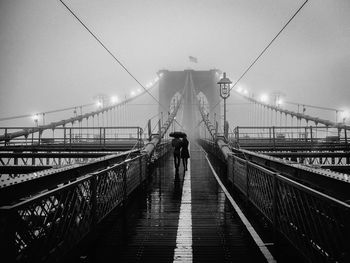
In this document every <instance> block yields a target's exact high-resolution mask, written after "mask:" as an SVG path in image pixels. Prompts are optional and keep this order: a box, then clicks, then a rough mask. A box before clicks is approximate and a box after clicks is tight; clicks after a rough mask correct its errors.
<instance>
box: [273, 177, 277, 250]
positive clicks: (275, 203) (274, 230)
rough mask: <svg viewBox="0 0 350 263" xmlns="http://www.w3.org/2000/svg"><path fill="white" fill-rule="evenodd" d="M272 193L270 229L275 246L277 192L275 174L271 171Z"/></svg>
mask: <svg viewBox="0 0 350 263" xmlns="http://www.w3.org/2000/svg"><path fill="white" fill-rule="evenodd" d="M272 176H273V195H272V210H273V211H272V212H273V215H272V216H273V218H272V228H273V229H272V230H273V242H274V244H275V248H276V245H277V213H278V210H277V209H278V208H277V198H278V196H277V195H278V192H277V174H276V173H273V175H272Z"/></svg>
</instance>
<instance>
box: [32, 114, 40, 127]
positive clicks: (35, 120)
mask: <svg viewBox="0 0 350 263" xmlns="http://www.w3.org/2000/svg"><path fill="white" fill-rule="evenodd" d="M32 118H33V121H34V123H35V126H37V127H38V126H39V124H38V122H39V115H38V114H35V115H33V116H32Z"/></svg>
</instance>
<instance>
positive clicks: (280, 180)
mask: <svg viewBox="0 0 350 263" xmlns="http://www.w3.org/2000/svg"><path fill="white" fill-rule="evenodd" d="M201 143H202V144H206V145H205V148H206V149H208V150H209V151H211V153H214V154H216V156H220V155H217V153H218V151H220V149H219V148H218V147H217V146H216V145H215V143H214V142H211V143H206V142H205V141H201ZM222 160H225V159H224V158H222ZM227 172H228V180H229V181H230V182H231V183H232V185H234V186H235V187H236V189H238V190H239V191H240V192H241V193H242V194H243V195H244V196H245V198H246V200H247V201H248V203H250V204H252V205H253V206H254V207H255V208H256V209H258V210H259V211H260V212H261V213H262V214H263V215H264V217H265V218H266V219H268V221H269V222H270V224H271V227H272V229H273V230H274V231H278V232H279V233H280V234H281V235H283V236H284V238H286V239H287V240H289V242H290V243H291V244H292V245H293V246H294V247H295V248H296V249H297V250H299V251H300V253H301V254H302V255H303V256H304V257H305V258H306V259H307V260H308V261H310V262H349V259H350V205H349V204H347V203H345V202H342V201H339V200H337V199H335V198H332V197H330V196H328V195H326V194H324V193H321V192H319V191H316V190H314V189H312V188H310V187H307V186H305V185H303V184H300V183H298V182H296V181H293V180H291V179H290V178H287V177H285V176H283V175H281V174H280V173H277V172H274V171H271V170H269V169H266V168H264V167H262V166H260V165H257V164H254V163H252V162H250V161H248V160H245V159H243V158H240V157H238V156H235V155H234V154H231V155H229V157H228V158H227Z"/></svg>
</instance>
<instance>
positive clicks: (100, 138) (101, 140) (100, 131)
mask: <svg viewBox="0 0 350 263" xmlns="http://www.w3.org/2000/svg"><path fill="white" fill-rule="evenodd" d="M99 130H100V136H99V137H100V145H102V128H101V127H99Z"/></svg>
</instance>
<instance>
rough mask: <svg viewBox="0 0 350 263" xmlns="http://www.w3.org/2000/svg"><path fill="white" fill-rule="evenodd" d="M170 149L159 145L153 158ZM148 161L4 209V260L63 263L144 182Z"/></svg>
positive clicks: (0, 212)
mask: <svg viewBox="0 0 350 263" xmlns="http://www.w3.org/2000/svg"><path fill="white" fill-rule="evenodd" d="M169 145H170V144H169V142H164V143H160V144H159V145H158V147H157V148H156V149H155V151H154V153H153V155H154V156H157V157H158V158H160V157H161V156H163V155H164V154H166V153H167V151H168V150H169V148H170V146H169ZM154 158H156V157H154ZM147 160H149V155H148V154H147V153H146V152H144V153H143V154H140V155H138V156H137V157H133V158H131V159H127V160H125V161H123V162H121V163H118V164H115V165H113V166H112V167H109V168H106V169H103V170H100V171H97V172H93V173H90V174H87V175H86V176H82V177H79V178H77V179H76V180H75V181H73V182H69V183H67V184H62V185H59V186H58V187H57V188H54V189H53V190H49V191H47V192H44V193H42V194H38V195H36V196H33V197H29V198H27V199H26V200H24V201H20V202H17V203H16V204H14V205H7V206H2V207H0V218H1V223H2V224H1V226H0V247H1V248H2V250H3V251H2V253H1V254H2V255H1V256H2V258H5V259H9V260H10V261H11V262H12V261H18V262H51V261H56V260H57V259H62V257H63V256H64V255H66V254H67V252H69V251H70V250H71V249H72V248H74V247H75V246H76V245H77V244H78V243H79V242H80V241H81V240H82V239H83V238H84V237H86V236H87V235H88V234H89V233H90V232H91V231H93V230H94V229H95V228H96V225H97V224H98V223H99V222H101V220H103V218H105V217H106V216H107V215H108V214H109V213H110V211H112V210H113V209H114V208H116V207H117V206H120V205H121V204H123V203H124V202H125V201H126V200H127V198H128V196H129V195H130V193H132V192H133V191H134V190H135V189H136V188H137V187H138V186H139V185H140V184H142V183H143V182H144V181H145V179H146V177H147Z"/></svg>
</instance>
